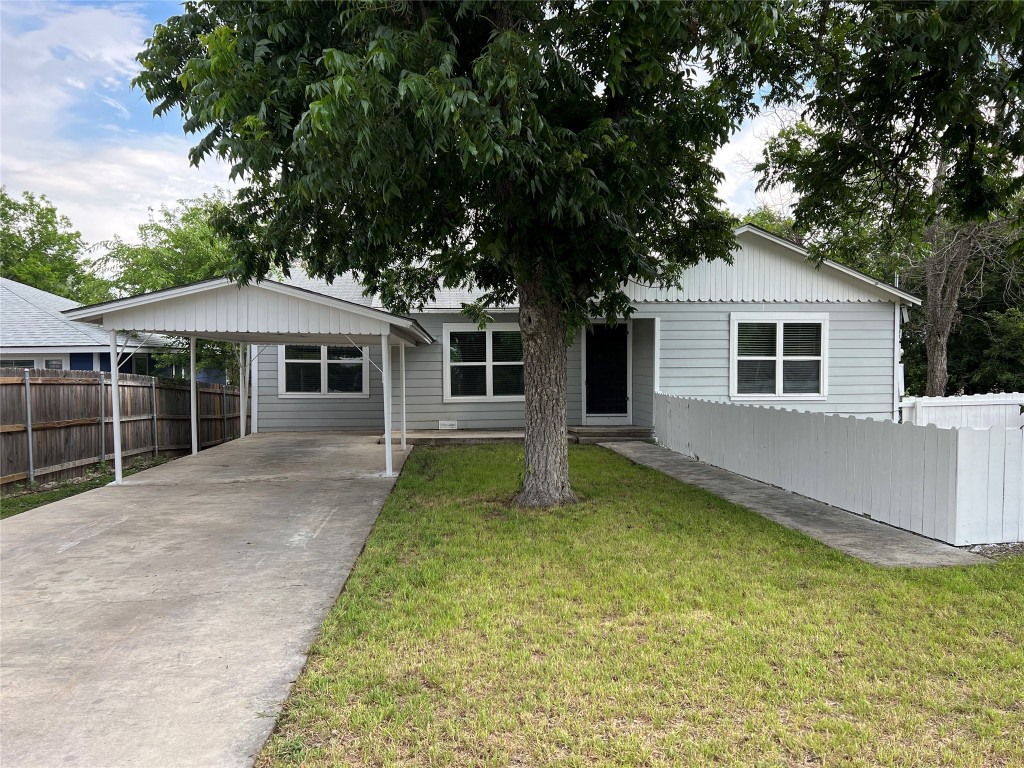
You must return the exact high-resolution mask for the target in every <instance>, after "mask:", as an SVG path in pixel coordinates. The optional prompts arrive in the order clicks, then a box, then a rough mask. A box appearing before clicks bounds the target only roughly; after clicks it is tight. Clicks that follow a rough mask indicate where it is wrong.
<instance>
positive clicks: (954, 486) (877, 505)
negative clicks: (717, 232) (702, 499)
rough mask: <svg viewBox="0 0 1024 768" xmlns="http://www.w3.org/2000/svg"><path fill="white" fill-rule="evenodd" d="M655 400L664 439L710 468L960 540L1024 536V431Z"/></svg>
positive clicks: (656, 427) (974, 541)
mask: <svg viewBox="0 0 1024 768" xmlns="http://www.w3.org/2000/svg"><path fill="white" fill-rule="evenodd" d="M654 400H655V402H654V431H655V436H656V437H657V440H658V442H659V443H660V444H661V445H664V446H665V447H667V448H670V449H671V450H673V451H677V452H678V453H682V454H684V455H686V456H690V457H693V458H696V459H699V460H700V461H703V462H705V463H707V464H713V465H714V466H716V467H721V468H722V469H727V470H729V471H730V472H735V473H737V474H739V475H744V476H746V477H750V478H753V479H755V480H760V481H762V482H765V483H769V484H771V485H775V486H778V487H779V488H784V489H786V490H788V491H792V492H793V493H798V494H800V495H802V496H808V497H810V498H812V499H817V500H819V501H823V502H825V503H826V504H831V505H832V506H835V507H839V508H840V509H845V510H848V511H850V512H855V513H857V514H861V515H867V516H869V517H871V518H872V519H875V520H879V521H881V522H884V523H888V524H889V525H894V526H897V527H899V528H905V529H907V530H909V531H914V532H915V533H919V534H922V535H924V536H928V537H930V538H933V539H939V540H940V541H945V542H948V543H950V544H956V545H958V546H962V545H966V544H994V543H1003V542H1012V541H1020V540H1022V538H1024V430H1021V429H1006V428H1003V427H992V428H990V429H987V430H981V429H971V428H961V429H941V428H939V427H937V426H935V425H934V424H930V425H928V426H924V427H920V426H916V425H914V424H896V423H893V422H891V421H874V420H872V419H857V418H854V417H852V416H835V415H825V414H821V413H806V412H799V411H786V410H782V409H778V408H764V407H758V406H749V405H732V404H729V403H716V402H709V401H707V400H695V399H690V398H684V397H677V396H675V395H664V394H661V393H658V394H656V395H655V398H654Z"/></svg>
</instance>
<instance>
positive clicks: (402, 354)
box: [398, 341, 406, 451]
mask: <svg viewBox="0 0 1024 768" xmlns="http://www.w3.org/2000/svg"><path fill="white" fill-rule="evenodd" d="M398 362H399V368H400V373H401V379H402V450H403V451H404V450H405V448H406V445H405V342H404V341H403V342H402V346H400V347H399V348H398Z"/></svg>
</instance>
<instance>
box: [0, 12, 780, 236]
mask: <svg viewBox="0 0 1024 768" xmlns="http://www.w3.org/2000/svg"><path fill="white" fill-rule="evenodd" d="M0 13H2V15H3V24H2V25H0V66H2V71H3V77H2V79H0V105H2V119H0V181H2V183H3V184H5V185H6V186H7V187H8V191H10V192H11V193H13V194H17V193H19V192H20V191H22V190H30V191H32V192H35V193H37V194H45V195H46V196H47V197H49V198H50V200H51V201H52V202H53V203H54V204H55V205H56V206H57V208H58V210H60V211H61V212H62V213H64V214H65V215H67V216H68V217H69V218H70V219H71V220H72V222H73V223H74V225H75V227H76V228H77V229H79V230H80V231H81V232H82V235H83V237H84V238H85V239H86V241H87V242H90V243H96V242H99V241H101V240H107V239H110V238H112V237H113V236H114V235H120V236H121V237H123V238H126V239H129V240H130V239H134V237H135V234H136V229H137V227H138V225H139V224H141V223H143V222H144V221H146V219H147V217H148V211H149V209H150V208H158V207H159V206H160V205H162V204H173V203H174V202H176V201H177V200H179V199H182V198H190V197H197V196H199V195H201V194H203V193H205V192H208V191H210V190H212V189H213V188H214V187H216V186H222V187H227V188H232V187H234V186H235V185H234V184H232V183H231V182H230V181H229V179H228V169H227V168H226V167H225V166H224V165H222V164H219V163H216V162H206V163H204V164H203V165H202V166H201V167H200V168H193V167H191V166H190V165H189V162H188V149H189V146H190V144H191V143H192V142H191V141H190V140H189V138H187V137H185V136H184V135H183V134H182V132H181V129H180V126H179V124H178V122H177V121H175V120H173V119H171V118H168V119H167V120H165V121H156V120H154V121H152V122H150V121H149V120H148V119H146V120H142V121H141V122H140V121H139V120H138V119H136V120H135V121H134V122H133V121H132V117H133V110H134V115H135V116H136V117H137V116H138V115H140V114H141V112H143V111H144V112H146V113H147V114H148V111H149V108H148V106H147V105H145V104H144V103H142V99H141V95H140V94H138V93H137V92H132V91H131V90H130V82H131V79H132V77H133V76H134V75H135V74H136V72H137V71H138V64H137V63H136V61H135V55H136V53H137V52H138V51H139V50H140V49H141V48H142V46H143V41H144V40H145V38H146V37H147V36H148V35H149V34H150V33H151V31H152V24H151V22H150V21H149V20H147V19H146V18H145V17H144V16H143V15H142V13H141V9H140V7H139V6H136V5H114V4H111V5H102V6H88V5H81V4H74V3H4V4H2V5H0ZM22 30H25V31H22ZM703 77H706V74H705V73H703V72H702V71H698V72H696V73H695V78H696V79H697V80H700V79H702V78H703ZM779 127H780V121H779V119H778V118H777V117H775V116H774V115H761V116H758V117H756V118H754V119H753V120H749V121H747V122H746V123H745V124H744V125H743V126H742V127H741V129H740V131H739V132H738V133H737V134H736V135H735V136H734V137H733V139H732V140H731V141H730V142H729V144H728V145H726V146H725V147H723V148H722V149H721V150H720V151H719V152H718V153H717V154H716V155H715V164H716V165H717V166H718V167H719V168H720V169H721V170H722V171H723V172H724V173H725V179H724V181H723V182H722V184H721V185H720V186H719V194H720V196H721V197H722V199H723V200H724V201H725V203H726V205H727V206H728V207H729V209H730V210H732V211H733V212H734V213H737V214H742V213H744V212H746V211H747V210H749V209H750V208H753V207H755V206H757V205H758V204H759V203H761V202H765V201H766V196H765V195H758V194H757V193H756V192H755V187H756V183H757V180H756V177H755V174H754V173H753V170H752V168H753V165H754V164H755V163H756V162H757V161H759V160H760V158H761V151H762V149H763V147H764V143H765V141H766V140H767V139H768V138H769V137H770V136H771V135H772V134H773V133H774V132H775V131H777V130H778V128H779ZM786 198H787V193H786V191H785V190H783V191H781V192H780V193H775V194H773V195H771V196H769V197H768V198H767V201H768V202H774V203H777V202H778V201H779V200H782V201H783V204H784V201H785V199H786Z"/></svg>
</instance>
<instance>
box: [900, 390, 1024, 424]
mask: <svg viewBox="0 0 1024 768" xmlns="http://www.w3.org/2000/svg"><path fill="white" fill-rule="evenodd" d="M1022 406H1024V393H1021V392H1006V393H997V394H990V395H960V396H957V397H905V398H903V399H902V400H901V401H900V412H901V413H902V414H903V421H904V422H908V423H911V424H917V425H918V426H924V425H925V424H935V425H936V426H938V427H974V428H975V429H988V428H989V427H1003V428H1008V429H1015V428H1018V427H1024V416H1022V415H1021V407H1022Z"/></svg>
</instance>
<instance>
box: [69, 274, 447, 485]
mask: <svg viewBox="0 0 1024 768" xmlns="http://www.w3.org/2000/svg"><path fill="white" fill-rule="evenodd" d="M64 314H66V315H67V316H68V317H69V318H70V319H72V320H78V321H81V322H86V323H94V324H96V325H99V326H101V327H102V328H104V329H105V330H106V331H108V332H109V334H110V355H111V360H117V359H119V356H120V353H121V352H123V350H120V349H119V348H118V344H117V333H118V331H123V332H128V333H134V334H163V335H169V336H181V337H185V338H187V339H188V340H189V357H190V366H189V370H190V372H189V377H190V380H191V400H190V402H191V413H192V453H193V454H196V453H199V424H198V413H199V409H198V405H197V402H198V401H197V387H196V339H208V340H213V341H228V342H235V343H239V344H244V345H248V346H249V359H250V360H251V361H254V360H255V359H256V356H257V355H258V354H259V345H278V344H313V345H320V346H324V345H344V346H350V347H368V346H371V345H375V344H380V347H381V368H380V372H381V378H382V380H383V385H384V467H385V474H386V475H387V476H389V477H390V476H392V475H393V473H394V459H393V453H392V445H391V433H392V418H393V416H392V389H393V387H394V382H393V381H392V362H391V355H392V352H393V350H394V348H395V347H397V348H398V353H399V371H400V374H399V398H400V405H401V446H402V448H403V449H404V448H405V447H406V428H405V348H406V347H407V346H417V345H420V344H430V343H432V342H433V341H434V339H433V338H432V337H431V336H430V334H428V333H427V332H426V331H425V330H424V329H423V328H422V327H421V326H420V325H419V323H417V322H416V321H415V320H413V319H411V318H408V317H402V316H400V315H395V314H392V313H390V312H385V311H383V310H380V309H373V308H371V307H364V306H362V305H360V304H354V303H352V302H348V301H344V300H342V299H335V298H332V297H329V296H323V295H321V294H318V293H313V292H311V291H306V290H303V289H302V288H296V287H295V286H291V285H285V284H283V283H278V282H275V281H272V280H264V281H263V282H260V283H256V284H250V285H238V284H237V283H235V282H233V281H231V280H229V279H227V278H213V279H210V280H202V281H199V282H196V283H190V284H188V285H183V286H178V287H176V288H168V289H166V290H163V291H155V292H153V293H147V294H144V295H142V296H133V297H130V298H126V299H115V300H113V301H108V302H105V303H103V304H94V305H92V306H89V307H78V308H75V309H70V310H67V311H65V313H64ZM250 367H251V371H252V384H251V386H252V390H253V392H254V393H257V394H258V389H257V387H258V384H257V373H256V365H254V364H252V365H250ZM111 369H112V370H111V380H112V385H113V386H112V387H111V392H112V393H113V398H112V399H113V408H112V411H113V413H112V416H113V422H114V424H113V427H114V429H113V432H114V477H115V480H114V482H115V484H118V485H119V484H120V483H121V482H122V456H121V405H120V397H119V395H118V387H117V376H118V372H117V366H116V365H112V366H111ZM241 401H242V408H241V409H240V410H241V432H240V434H241V435H242V436H244V435H245V425H246V413H245V405H244V397H243V398H241ZM252 402H253V409H252V410H253V413H252V431H253V432H257V431H258V430H259V427H258V397H256V396H255V395H254V397H253V401H252Z"/></svg>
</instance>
